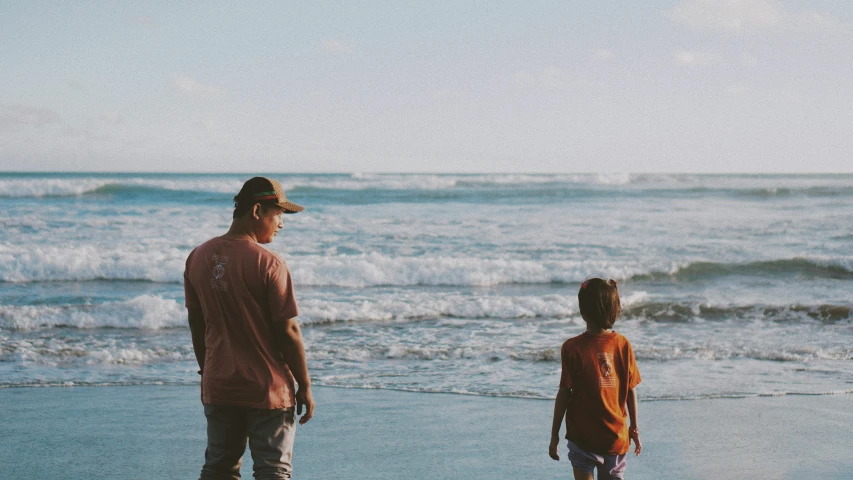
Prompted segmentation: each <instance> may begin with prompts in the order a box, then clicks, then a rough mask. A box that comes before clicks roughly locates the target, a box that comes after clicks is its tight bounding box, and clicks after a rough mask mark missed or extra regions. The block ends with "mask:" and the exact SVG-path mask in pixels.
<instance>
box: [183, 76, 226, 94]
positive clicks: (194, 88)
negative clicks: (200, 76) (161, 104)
mask: <svg viewBox="0 0 853 480" xmlns="http://www.w3.org/2000/svg"><path fill="white" fill-rule="evenodd" d="M172 88H174V89H175V90H177V91H179V92H181V93H186V94H188V95H211V96H216V95H220V94H221V93H222V90H221V89H220V88H218V87H215V86H213V85H209V84H206V83H202V82H200V81H198V80H197V79H195V78H193V77H189V76H186V75H182V76H180V77H176V78H175V79H174V80H172Z"/></svg>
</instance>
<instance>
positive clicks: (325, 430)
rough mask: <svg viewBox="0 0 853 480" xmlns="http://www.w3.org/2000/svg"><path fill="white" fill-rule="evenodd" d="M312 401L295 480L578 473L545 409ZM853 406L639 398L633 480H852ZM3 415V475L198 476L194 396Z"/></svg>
mask: <svg viewBox="0 0 853 480" xmlns="http://www.w3.org/2000/svg"><path fill="white" fill-rule="evenodd" d="M315 397H316V398H317V402H318V409H317V412H316V414H315V418H314V419H312V420H311V422H309V423H308V424H306V425H304V426H300V427H299V428H298V432H297V439H296V446H295V449H294V478H324V479H335V478H351V477H352V476H363V477H366V478H373V479H389V480H390V479H398V478H411V479H420V478H424V479H426V478H430V479H435V478H448V479H450V478H471V479H480V478H483V479H486V478H489V479H492V478H544V479H551V478H553V479H557V478H560V479H564V478H570V476H571V465H570V463H569V462H568V460H567V459H566V452H565V445H561V447H560V454H561V458H562V460H561V461H560V462H554V461H552V460H550V459H549V458H548V456H547V444H548V438H549V434H550V423H551V410H552V404H551V402H550V401H543V400H542V399H523V398H509V397H485V396H475V395H459V394H447V393H434V394H430V395H423V394H420V393H417V392H406V391H394V390H384V389H360V388H349V387H344V388H340V387H323V386H316V387H315ZM851 407H853V396H850V395H843V394H838V395H820V396H814V395H808V396H790V395H786V396H769V397H749V398H739V399H732V398H724V399H703V400H694V401H643V402H641V403H640V407H639V424H640V429H641V432H642V438H643V442H644V444H643V447H644V450H643V455H642V456H640V457H634V456H630V458H629V460H628V470H627V475H628V476H629V478H632V479H640V480H642V479H653V478H667V477H669V478H672V477H680V478H696V479H715V478H722V477H725V476H731V475H750V476H755V475H759V476H761V477H762V478H778V479H787V478H791V479H793V478H799V477H801V476H803V475H807V476H810V477H818V478H824V479H838V480H841V479H844V478H849V476H850V472H851V471H853V455H851V453H853V447H850V446H849V445H848V442H849V439H848V438H847V436H848V434H849V428H850V425H853V408H851ZM0 409H2V411H3V412H4V415H3V429H2V431H0V477H2V478H9V479H17V478H105V479H107V478H108V479H116V480H121V479H153V478H196V477H197V476H198V473H199V470H200V468H201V463H202V461H203V453H204V447H205V419H204V414H203V412H202V407H201V403H200V400H199V392H198V387H197V386H181V385H162V386H161V385H140V386H127V387H126V388H115V387H93V386H78V387H75V388H39V387H35V388H25V387H21V388H5V389H0ZM817 439H819V440H817ZM245 458H246V459H245V460H244V466H243V475H244V477H247V478H250V477H251V459H250V458H249V456H248V454H247V455H246V457H245Z"/></svg>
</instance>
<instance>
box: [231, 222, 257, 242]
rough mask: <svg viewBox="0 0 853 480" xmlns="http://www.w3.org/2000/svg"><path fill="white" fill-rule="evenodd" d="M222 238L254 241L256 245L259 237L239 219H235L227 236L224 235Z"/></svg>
mask: <svg viewBox="0 0 853 480" xmlns="http://www.w3.org/2000/svg"><path fill="white" fill-rule="evenodd" d="M222 238H227V239H231V240H242V239H245V240H252V241H253V242H255V243H257V241H258V237H257V235H255V232H254V231H253V230H252V229H251V228H249V227H248V225H245V224H244V223H243V222H241V221H240V220H239V219H235V220H234V221H232V222H231V228H229V229H228V231H227V232H226V233H225V235H222Z"/></svg>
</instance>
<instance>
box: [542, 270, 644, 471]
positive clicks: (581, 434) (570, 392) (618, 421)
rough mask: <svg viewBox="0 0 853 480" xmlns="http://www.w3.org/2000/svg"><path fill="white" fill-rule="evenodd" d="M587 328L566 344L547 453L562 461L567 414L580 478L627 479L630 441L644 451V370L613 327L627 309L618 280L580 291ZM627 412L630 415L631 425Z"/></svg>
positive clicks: (598, 281)
mask: <svg viewBox="0 0 853 480" xmlns="http://www.w3.org/2000/svg"><path fill="white" fill-rule="evenodd" d="M578 305H579V307H580V312H581V316H582V317H583V319H584V321H586V331H585V332H584V333H582V334H580V335H578V336H577V337H573V338H570V339H568V340H566V342H565V343H563V348H562V350H561V351H560V358H561V359H562V364H563V371H562V374H561V376H560V389H559V390H558V391H557V399H556V400H555V401H554V421H553V424H552V426H551V445H550V448H549V449H548V454H549V455H550V456H551V458H553V459H554V460H559V459H560V456H559V455H558V454H557V445H558V444H559V442H560V438H559V437H560V424H561V423H562V422H563V416H565V417H566V439H568V443H569V460H570V461H571V462H572V470H573V472H574V477H575V480H592V478H593V470H594V469H595V468H596V467H597V468H598V478H599V480H603V479H610V478H623V477H622V475H623V473H624V471H625V467H626V462H625V460H626V458H627V453H628V450H629V448H630V441H631V440H633V441H634V453H635V454H636V455H639V454H640V451H641V450H642V449H643V447H642V445H641V444H640V433H639V432H638V430H637V394H636V392H635V391H634V387H636V386H637V384H639V383H640V371H639V370H638V369H637V362H636V360H635V359H634V351H633V350H632V349H631V344H630V343H629V342H628V339H627V338H625V337H623V336H622V335H620V334H618V333H616V332H614V331H612V330H611V328H612V327H613V323H614V322H615V321H616V317H618V316H619V313H620V312H621V311H622V307H621V305H620V304H619V292H618V291H617V289H616V282H615V281H613V280H610V281H609V282H608V281H605V280H602V279H600V278H592V279H589V280H587V281H585V282H583V284H581V288H580V291H578ZM626 405H627V410H628V412H627V416H628V417H630V419H631V424H630V426H628V425H627V424H626V422H625V420H626V418H625V417H626V413H625V410H626Z"/></svg>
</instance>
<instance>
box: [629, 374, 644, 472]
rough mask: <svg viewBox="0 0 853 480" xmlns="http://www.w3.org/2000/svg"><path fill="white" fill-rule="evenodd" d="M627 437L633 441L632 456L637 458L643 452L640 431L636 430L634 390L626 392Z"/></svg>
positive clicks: (635, 392) (635, 398)
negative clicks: (628, 422) (628, 421)
mask: <svg viewBox="0 0 853 480" xmlns="http://www.w3.org/2000/svg"><path fill="white" fill-rule="evenodd" d="M628 419H629V420H630V422H631V423H630V424H629V425H628V437H629V438H630V439H631V440H633V441H634V454H635V455H637V456H639V455H640V452H642V451H643V444H641V443H640V430H639V429H638V428H637V391H636V389H633V388H632V389H630V390H628Z"/></svg>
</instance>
